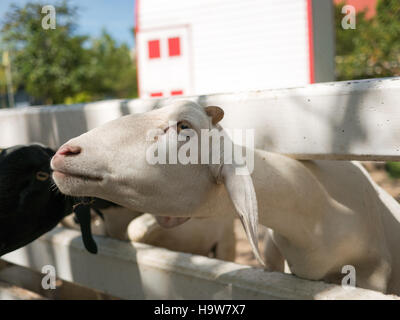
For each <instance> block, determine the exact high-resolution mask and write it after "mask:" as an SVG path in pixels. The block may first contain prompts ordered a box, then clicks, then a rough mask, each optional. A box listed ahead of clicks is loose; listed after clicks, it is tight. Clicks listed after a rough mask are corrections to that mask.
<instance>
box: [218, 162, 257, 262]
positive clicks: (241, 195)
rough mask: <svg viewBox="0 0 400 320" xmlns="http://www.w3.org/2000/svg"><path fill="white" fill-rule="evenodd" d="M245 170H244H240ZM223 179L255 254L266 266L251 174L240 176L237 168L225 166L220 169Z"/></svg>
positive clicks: (230, 165)
mask: <svg viewBox="0 0 400 320" xmlns="http://www.w3.org/2000/svg"><path fill="white" fill-rule="evenodd" d="M240 169H241V170H243V169H244V168H240ZM220 170H221V171H220V174H221V178H222V180H223V181H224V184H225V187H226V190H227V191H228V194H229V196H230V198H231V199H232V202H233V205H234V206H235V209H236V211H237V213H238V215H239V218H240V221H241V222H242V225H243V227H244V230H245V231H246V234H247V238H248V239H249V241H250V244H251V247H252V249H253V253H254V255H255V257H256V258H257V260H258V262H260V263H261V265H263V266H264V265H265V264H264V261H263V259H262V258H261V255H260V251H259V248H258V209H257V198H256V192H255V190H254V185H253V180H252V179H251V175H250V173H248V174H244V175H243V171H242V172H241V173H242V174H240V175H238V174H237V172H236V166H235V165H232V164H224V165H223V166H222V168H221V169H220Z"/></svg>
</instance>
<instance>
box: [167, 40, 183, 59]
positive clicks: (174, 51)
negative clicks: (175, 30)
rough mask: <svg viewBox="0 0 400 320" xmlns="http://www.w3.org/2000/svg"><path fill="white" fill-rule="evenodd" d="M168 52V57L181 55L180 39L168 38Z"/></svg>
mask: <svg viewBox="0 0 400 320" xmlns="http://www.w3.org/2000/svg"><path fill="white" fill-rule="evenodd" d="M168 51H169V56H170V57H174V56H180V55H181V39H180V38H179V37H175V38H168Z"/></svg>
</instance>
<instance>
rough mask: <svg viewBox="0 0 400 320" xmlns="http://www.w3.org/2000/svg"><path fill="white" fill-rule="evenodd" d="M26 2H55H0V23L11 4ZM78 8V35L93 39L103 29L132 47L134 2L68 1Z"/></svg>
mask: <svg viewBox="0 0 400 320" xmlns="http://www.w3.org/2000/svg"><path fill="white" fill-rule="evenodd" d="M27 2H41V3H45V4H54V3H57V2H58V1H56V0H42V1H37V0H0V21H1V20H2V19H3V16H4V14H5V12H6V11H7V10H8V8H9V6H10V5H11V4H12V3H15V4H17V5H24V4H25V3H27ZM69 2H71V4H73V5H75V6H78V7H79V8H80V10H79V12H78V13H79V18H78V21H77V24H78V26H79V29H78V33H81V34H87V35H90V36H93V37H97V36H99V35H100V33H101V30H102V28H105V29H106V30H107V31H108V32H109V33H110V34H111V35H112V36H113V38H114V39H116V40H117V41H118V42H119V43H122V42H125V43H127V44H128V45H129V47H130V48H132V47H134V39H133V35H132V32H131V31H130V29H131V28H133V26H134V24H135V21H134V16H135V14H134V8H135V0H69Z"/></svg>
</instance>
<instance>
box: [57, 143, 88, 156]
mask: <svg viewBox="0 0 400 320" xmlns="http://www.w3.org/2000/svg"><path fill="white" fill-rule="evenodd" d="M81 151H82V148H81V147H78V146H70V145H68V144H66V145H64V146H62V147H61V148H60V149H58V151H57V153H56V154H55V155H56V156H75V155H78V154H80V153H81Z"/></svg>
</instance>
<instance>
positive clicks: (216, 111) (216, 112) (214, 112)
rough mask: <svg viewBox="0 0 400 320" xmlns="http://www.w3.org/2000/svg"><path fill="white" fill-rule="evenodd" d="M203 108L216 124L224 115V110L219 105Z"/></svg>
mask: <svg viewBox="0 0 400 320" xmlns="http://www.w3.org/2000/svg"><path fill="white" fill-rule="evenodd" d="M204 110H205V111H206V113H207V115H208V116H209V117H211V121H212V124H214V125H215V124H217V123H218V122H220V121H221V120H222V118H223V117H224V110H222V109H221V108H220V107H214V106H209V107H205V108H204Z"/></svg>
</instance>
